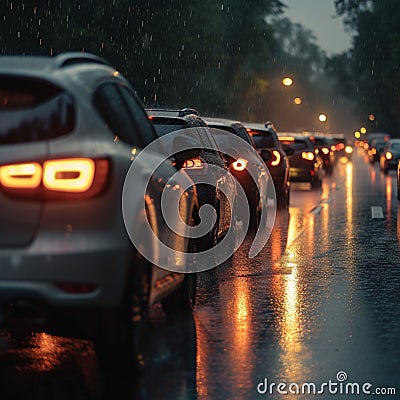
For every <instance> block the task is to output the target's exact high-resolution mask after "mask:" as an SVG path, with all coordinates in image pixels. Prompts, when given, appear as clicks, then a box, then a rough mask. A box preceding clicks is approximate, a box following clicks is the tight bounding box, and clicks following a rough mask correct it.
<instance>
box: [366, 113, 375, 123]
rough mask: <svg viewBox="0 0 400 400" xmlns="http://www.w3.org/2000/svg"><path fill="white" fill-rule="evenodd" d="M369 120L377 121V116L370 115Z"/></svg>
mask: <svg viewBox="0 0 400 400" xmlns="http://www.w3.org/2000/svg"><path fill="white" fill-rule="evenodd" d="M368 119H369V120H370V121H371V122H372V121H375V115H374V114H369V115H368Z"/></svg>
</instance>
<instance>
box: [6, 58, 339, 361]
mask: <svg viewBox="0 0 400 400" xmlns="http://www.w3.org/2000/svg"><path fill="white" fill-rule="evenodd" d="M0 118H1V125H0V265H1V268H0V305H1V307H0V324H1V326H2V327H5V328H6V329H8V330H10V331H15V330H23V331H25V330H29V331H30V330H40V331H46V332H50V333H55V334H60V335H69V336H79V337H87V338H90V339H92V340H93V341H94V344H95V348H96V351H97V354H98V356H99V358H100V359H102V360H110V359H111V358H115V357H118V358H120V357H122V358H123V359H124V360H139V359H140V355H139V352H140V348H141V346H140V340H141V338H142V335H143V333H142V330H143V322H144V321H145V319H146V313H147V309H148V307H149V306H150V305H152V304H154V303H156V302H161V304H162V307H163V309H164V311H165V312H166V313H167V314H168V315H171V316H174V315H177V314H181V313H188V312H189V313H190V312H191V311H192V310H193V307H194V303H195V298H196V288H197V272H195V270H196V268H193V265H190V262H189V259H190V258H189V256H187V255H188V254H189V255H190V254H193V253H196V252H199V251H201V252H203V251H205V252H207V250H209V249H212V248H213V247H214V246H215V245H216V244H217V243H219V242H220V241H221V240H223V239H224V237H225V236H226V235H227V233H228V232H229V230H230V228H231V227H232V226H235V224H236V221H235V220H234V219H233V213H232V204H230V203H229V200H232V199H233V203H235V202H236V199H237V198H238V186H237V185H236V184H235V183H234V179H233V177H234V178H236V181H238V182H239V184H240V187H241V188H242V189H243V191H244V194H245V197H246V199H247V203H248V205H249V210H250V230H249V232H251V231H252V232H254V231H256V230H257V228H258V227H259V225H260V223H262V210H261V209H262V204H265V202H266V182H267V181H268V179H269V178H268V177H266V176H267V175H268V174H266V170H267V169H268V171H269V174H270V176H271V177H272V180H273V183H274V186H275V191H276V201H277V206H278V207H279V208H282V209H284V210H287V209H288V206H289V201H290V189H291V182H292V181H296V180H305V181H309V182H310V183H311V184H312V186H313V187H314V188H318V187H320V185H321V179H322V175H323V169H324V168H325V171H326V172H327V173H331V172H332V162H333V161H332V157H331V156H332V152H333V150H332V149H330V150H329V152H328V153H327V154H325V151H326V149H329V146H328V144H327V142H326V139H324V138H322V137H321V138H316V137H310V135H297V136H295V135H290V136H289V135H278V133H277V131H276V129H275V127H274V126H273V124H272V123H266V124H252V123H241V122H238V121H233V120H227V119H221V118H211V117H200V116H199V115H198V113H197V112H196V111H195V110H193V109H190V108H183V109H180V110H168V109H162V110H155V109H148V110H145V109H144V108H143V106H142V104H141V103H140V101H139V100H138V98H137V96H136V95H135V92H134V89H133V88H132V86H131V85H130V83H129V82H128V81H127V80H126V79H125V78H124V77H123V76H122V75H121V74H120V73H119V72H118V71H116V70H115V69H114V68H113V67H112V66H110V65H109V64H108V63H107V62H106V61H105V60H103V59H101V58H99V57H97V56H94V55H90V54H87V53H65V54H61V55H58V56H56V57H17V56H2V57H0ZM171 132H175V133H177V135H175V136H173V137H174V140H178V141H179V143H180V144H181V145H182V143H183V144H184V145H185V146H186V147H185V146H183V148H185V150H182V151H178V152H177V151H174V148H175V147H174V146H175V144H176V143H175V144H174V143H173V142H172V144H171V146H168V145H167V146H161V147H160V148H159V149H158V151H157V152H146V156H145V157H139V155H140V154H144V153H143V152H142V149H144V148H146V147H147V146H148V145H150V144H152V143H155V142H157V141H158V140H159V139H160V138H163V137H166V136H169V135H168V134H169V133H171ZM188 132H190V134H188ZM232 135H234V136H232ZM232 137H236V138H240V139H241V140H242V143H245V144H246V145H245V146H234V145H232ZM332 146H333V144H332ZM335 146H339V147H340V143H338V144H335ZM339 147H338V150H340V149H339ZM221 148H222V149H223V150H221ZM257 154H258V155H257ZM133 164H135V167H136V170H135V172H136V173H135V182H136V185H137V187H133V188H131V191H130V192H129V196H128V197H127V198H128V199H129V201H128V202H125V203H124V208H125V209H126V208H128V211H129V212H128V213H125V214H126V215H129V217H128V218H124V216H125V214H123V212H121V193H123V192H124V190H125V189H126V177H127V176H129V171H130V168H131V166H132V165H133ZM154 165H157V168H155V169H154V170H152V168H153V166H154ZM215 169H216V170H217V171H218V173H216V174H215V173H211V171H212V170H215ZM149 170H150V171H151V174H150V178H149V179H148V180H147V178H146V177H147V176H148V174H149ZM250 171H253V173H252V174H251V173H250ZM210 179H211V180H210ZM199 181H200V183H196V184H195V182H199ZM188 182H189V183H190V184H189V186H188V185H187V183H188ZM141 187H144V188H146V190H145V195H143V193H142V192H141V190H140V188H141ZM168 193H170V194H171V196H172V195H173V196H174V197H173V198H178V199H179V200H178V203H179V204H178V207H177V209H178V210H179V212H178V213H176V214H173V213H172V214H171V215H172V219H173V221H172V226H174V227H178V228H177V229H172V228H171V225H169V224H167V223H166V221H165V219H164V217H165V215H164V214H163V196H165V195H166V196H168ZM207 205H210V206H211V207H212V209H213V210H214V211H215V215H214V214H213V215H214V216H213V215H211V214H210V215H206V214H202V210H203V211H204V209H207V208H206V207H203V206H207ZM124 211H126V210H124ZM202 217H203V219H206V220H209V221H208V222H210V221H212V223H211V229H210V230H209V231H207V233H206V234H204V235H200V236H198V237H196V238H194V239H191V238H190V234H189V232H190V230H191V229H192V228H194V227H197V226H198V225H199V224H200V223H201V220H202ZM204 217H205V218H204ZM214 217H215V220H214ZM182 221H183V222H184V223H183V224H182ZM169 222H171V221H169ZM148 225H149V226H150V228H151V232H150V233H149V230H148V229H147V226H148ZM132 235H133V236H135V237H136V238H139V240H138V241H136V242H134V243H135V245H133V243H132V241H131V238H132ZM233 243H234V241H233ZM163 246H167V247H169V248H172V249H175V250H176V252H175V253H172V256H168V257H164V256H163V254H164V253H163ZM143 249H147V251H150V252H151V254H152V260H153V261H149V259H148V258H146V257H145V256H144V255H143V254H144V252H143V251H142V250H143ZM233 251H234V248H233V247H232V248H228V249H227V250H226V252H227V254H228V255H229V254H231V252H233ZM160 266H162V267H160Z"/></svg>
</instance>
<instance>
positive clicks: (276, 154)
mask: <svg viewBox="0 0 400 400" xmlns="http://www.w3.org/2000/svg"><path fill="white" fill-rule="evenodd" d="M272 154H273V155H274V156H275V160H274V161H272V162H271V165H272V166H273V167H276V166H278V165H279V163H280V162H281V154H280V153H279V151H278V150H272Z"/></svg>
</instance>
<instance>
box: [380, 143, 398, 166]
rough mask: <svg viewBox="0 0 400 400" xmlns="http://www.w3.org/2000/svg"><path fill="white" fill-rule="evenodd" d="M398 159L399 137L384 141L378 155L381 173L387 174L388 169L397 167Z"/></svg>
mask: <svg viewBox="0 0 400 400" xmlns="http://www.w3.org/2000/svg"><path fill="white" fill-rule="evenodd" d="M399 160H400V139H392V140H390V141H388V142H386V145H385V147H384V148H383V151H382V153H381V155H380V159H379V164H380V168H381V170H382V171H383V173H385V174H387V173H388V171H389V169H395V168H397V165H398V163H399Z"/></svg>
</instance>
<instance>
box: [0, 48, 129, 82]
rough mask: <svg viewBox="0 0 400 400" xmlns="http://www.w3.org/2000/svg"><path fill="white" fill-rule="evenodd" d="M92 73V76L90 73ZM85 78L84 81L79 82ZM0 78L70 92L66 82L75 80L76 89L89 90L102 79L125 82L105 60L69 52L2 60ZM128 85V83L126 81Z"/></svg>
mask: <svg viewBox="0 0 400 400" xmlns="http://www.w3.org/2000/svg"><path fill="white" fill-rule="evenodd" d="M88 71H90V73H88ZM81 74H84V75H85V76H84V79H83V78H82V79H79V78H80V75H81ZM0 75H3V76H4V75H8V76H13V77H16V78H18V77H20V78H27V79H29V78H31V79H38V80H44V81H47V82H50V83H53V84H54V85H57V86H59V87H62V88H65V89H66V90H68V89H70V87H71V86H70V83H71V82H68V83H67V82H66V80H65V78H66V77H67V76H68V77H71V78H72V77H75V78H77V80H76V85H75V86H76V87H80V86H82V83H83V82H84V83H85V87H86V86H87V87H89V86H91V85H92V83H93V82H97V81H98V79H99V77H100V76H101V77H104V76H114V77H119V79H121V80H123V81H125V78H123V77H122V76H120V75H119V73H118V72H117V71H116V70H115V68H113V67H112V66H111V65H110V64H109V63H108V62H107V61H106V60H104V59H102V58H100V57H98V56H95V55H93V54H90V53H79V52H67V53H62V54H60V55H58V56H54V57H53V56H0ZM125 82H126V81H125Z"/></svg>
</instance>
